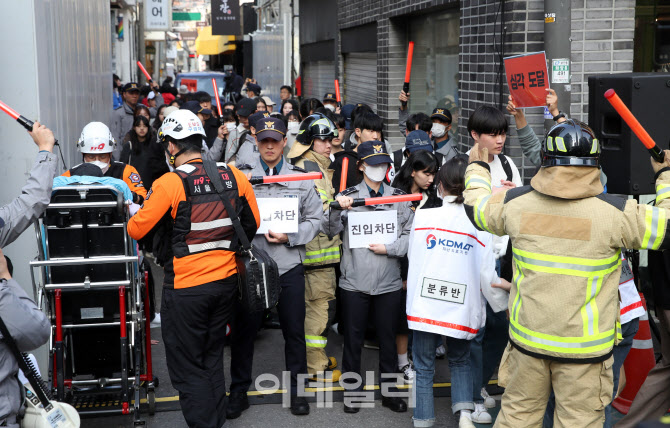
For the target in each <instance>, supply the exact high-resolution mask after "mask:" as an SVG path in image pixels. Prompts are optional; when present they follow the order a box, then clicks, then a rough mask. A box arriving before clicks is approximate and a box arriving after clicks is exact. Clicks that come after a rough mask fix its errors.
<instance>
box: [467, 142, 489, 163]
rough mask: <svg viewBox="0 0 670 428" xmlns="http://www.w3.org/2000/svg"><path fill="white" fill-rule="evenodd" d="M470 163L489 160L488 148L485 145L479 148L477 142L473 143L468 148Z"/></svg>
mask: <svg viewBox="0 0 670 428" xmlns="http://www.w3.org/2000/svg"><path fill="white" fill-rule="evenodd" d="M469 160H470V163H472V162H486V163H488V162H489V149H487V148H486V147H482V149H481V150H480V149H479V144H475V146H474V147H473V148H472V150H470V159H469Z"/></svg>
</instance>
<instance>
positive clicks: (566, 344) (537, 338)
mask: <svg viewBox="0 0 670 428" xmlns="http://www.w3.org/2000/svg"><path fill="white" fill-rule="evenodd" d="M509 331H510V333H511V334H512V337H514V338H515V339H516V340H518V341H519V342H521V343H523V344H525V345H528V346H530V347H533V348H537V349H543V350H546V351H552V352H559V353H563V354H588V353H592V352H598V351H603V350H606V349H610V348H612V346H614V339H615V337H616V332H615V329H611V330H608V331H606V332H603V333H600V334H594V335H591V336H586V337H560V336H552V335H549V334H544V333H539V332H536V331H532V330H529V329H527V328H525V327H523V326H522V325H521V324H519V323H518V322H517V321H516V320H513V319H511V320H510V329H509Z"/></svg>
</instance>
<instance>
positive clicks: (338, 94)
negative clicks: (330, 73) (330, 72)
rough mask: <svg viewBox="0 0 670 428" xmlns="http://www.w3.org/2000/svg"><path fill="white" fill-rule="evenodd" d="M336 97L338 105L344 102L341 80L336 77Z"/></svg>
mask: <svg viewBox="0 0 670 428" xmlns="http://www.w3.org/2000/svg"><path fill="white" fill-rule="evenodd" d="M335 99H336V100H337V105H338V106H339V105H341V104H342V98H341V97H340V81H339V80H337V79H335Z"/></svg>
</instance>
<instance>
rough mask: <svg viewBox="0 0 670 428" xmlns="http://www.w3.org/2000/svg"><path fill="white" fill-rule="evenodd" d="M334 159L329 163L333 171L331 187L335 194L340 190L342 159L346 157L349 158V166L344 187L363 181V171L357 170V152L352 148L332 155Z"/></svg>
mask: <svg viewBox="0 0 670 428" xmlns="http://www.w3.org/2000/svg"><path fill="white" fill-rule="evenodd" d="M333 156H334V157H335V160H334V161H333V163H331V164H330V169H332V170H334V172H333V187H334V188H335V194H337V193H339V190H340V178H341V177H342V159H344V158H345V157H347V158H348V159H349V168H348V169H347V185H346V187H345V189H347V188H349V187H352V186H355V185H357V184H358V183H360V182H361V181H363V173H362V172H361V171H359V170H358V167H357V166H356V163H357V162H358V153H356V152H354V151H353V150H343V151H341V152H337V153H335V154H334V155H333Z"/></svg>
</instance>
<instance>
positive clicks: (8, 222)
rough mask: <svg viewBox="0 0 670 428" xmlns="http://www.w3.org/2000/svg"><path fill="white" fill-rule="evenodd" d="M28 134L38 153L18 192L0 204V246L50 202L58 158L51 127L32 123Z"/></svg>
mask: <svg viewBox="0 0 670 428" xmlns="http://www.w3.org/2000/svg"><path fill="white" fill-rule="evenodd" d="M29 134H30V136H31V137H32V139H33V141H34V142H35V144H36V145H37V147H38V148H39V149H40V152H39V153H38V154H37V158H36V159H35V163H34V164H33V167H32V169H31V170H30V177H28V181H27V182H26V184H25V185H24V186H23V188H22V189H21V195H19V196H18V197H17V198H16V199H14V200H13V201H12V202H10V203H9V204H7V205H5V206H3V207H0V248H1V247H5V246H6V245H9V244H11V243H12V242H14V241H15V240H16V238H18V237H19V235H21V234H22V233H23V231H24V230H26V229H27V228H28V227H29V226H30V225H31V224H32V223H33V222H34V221H35V220H36V219H37V218H38V217H39V216H41V215H42V213H44V210H45V209H46V207H47V205H49V202H50V201H51V189H52V185H53V178H54V176H55V175H56V168H57V167H58V157H57V156H56V155H55V154H53V148H54V144H55V143H56V140H55V139H54V134H53V133H52V132H51V130H50V129H49V128H47V127H46V126H44V125H40V123H39V122H35V124H34V125H33V130H32V132H29Z"/></svg>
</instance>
